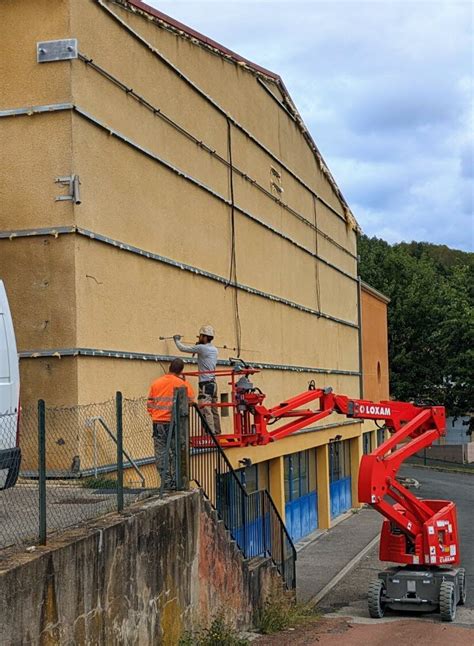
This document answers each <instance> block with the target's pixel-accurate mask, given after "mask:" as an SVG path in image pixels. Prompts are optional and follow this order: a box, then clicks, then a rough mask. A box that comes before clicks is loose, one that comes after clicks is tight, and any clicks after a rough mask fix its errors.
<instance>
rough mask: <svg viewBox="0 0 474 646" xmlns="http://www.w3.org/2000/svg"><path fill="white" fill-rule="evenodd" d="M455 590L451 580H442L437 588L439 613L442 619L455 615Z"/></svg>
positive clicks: (453, 617)
mask: <svg viewBox="0 0 474 646" xmlns="http://www.w3.org/2000/svg"><path fill="white" fill-rule="evenodd" d="M455 599H456V590H455V588H454V583H453V582H452V581H443V582H442V583H441V585H440V588H439V613H440V615H441V619H442V620H443V621H454V619H455V617H456V602H455Z"/></svg>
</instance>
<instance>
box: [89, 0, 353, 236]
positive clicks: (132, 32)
mask: <svg viewBox="0 0 474 646" xmlns="http://www.w3.org/2000/svg"><path fill="white" fill-rule="evenodd" d="M93 1H94V2H96V3H97V4H98V5H99V6H100V7H101V8H102V9H103V10H104V11H105V12H106V13H107V14H108V15H109V16H110V17H111V18H113V19H114V20H115V21H116V22H118V23H119V24H120V25H121V27H123V28H124V29H125V30H126V31H127V32H128V33H129V34H130V35H131V36H132V37H133V38H134V39H135V40H137V41H138V42H139V43H140V44H141V45H143V46H144V47H145V49H146V51H147V52H149V53H151V54H152V55H153V56H156V57H157V58H158V59H159V60H160V61H161V62H162V63H163V64H164V65H166V67H168V68H169V69H170V70H171V71H172V72H173V73H174V74H176V76H178V78H180V79H181V80H182V81H184V82H185V83H186V84H187V85H188V86H189V87H191V88H192V89H193V90H194V91H195V92H196V93H197V94H199V96H201V97H202V98H203V99H204V100H205V101H207V102H208V103H209V104H210V105H212V107H213V108H215V110H216V111H217V112H219V113H220V114H221V115H222V116H223V117H225V118H226V119H228V120H229V121H230V122H231V123H232V125H234V126H235V127H236V128H238V130H240V131H241V132H243V133H244V134H245V135H246V136H247V137H248V138H249V139H250V140H251V141H253V143H254V144H256V145H257V146H258V147H259V148H260V149H261V150H263V151H264V152H265V153H266V154H267V155H269V157H271V158H272V159H273V160H274V161H275V162H277V163H278V164H279V165H280V166H281V167H282V168H284V169H285V170H286V172H287V173H289V174H290V175H291V176H292V177H293V178H294V179H295V180H296V181H297V182H298V183H299V184H301V186H303V187H304V188H305V189H306V190H307V191H309V192H310V193H311V195H313V196H314V197H315V198H316V199H318V200H319V201H320V202H321V203H322V204H324V205H325V206H326V207H327V208H328V209H329V210H330V211H331V212H332V213H334V215H336V216H337V217H338V218H339V219H340V220H342V221H343V222H344V223H345V224H347V223H348V219H347V218H346V217H344V215H341V214H340V213H339V212H338V211H337V210H336V209H335V208H334V207H333V206H331V204H329V202H326V200H324V199H323V198H322V197H321V196H320V195H318V194H317V193H316V192H315V191H314V189H312V188H311V186H309V185H308V184H307V183H306V182H305V181H304V180H303V179H302V178H301V177H300V176H299V175H297V174H296V173H295V171H294V170H293V169H291V168H290V167H289V166H287V165H286V164H285V162H284V161H282V160H281V159H279V158H278V157H277V155H275V153H273V152H272V151H271V150H270V149H269V148H267V146H265V144H263V143H262V142H261V141H260V140H259V139H257V138H256V137H255V136H254V135H253V134H252V133H251V132H250V131H249V130H247V128H245V127H244V126H243V125H242V124H241V123H239V122H238V121H237V120H236V119H235V118H234V117H233V116H232V115H231V114H229V113H228V112H226V110H225V109H224V108H223V107H222V106H221V105H219V103H218V102H217V101H216V100H215V99H213V98H212V97H211V96H209V95H208V94H207V93H206V92H204V90H202V89H201V88H200V87H199V86H198V85H197V84H196V83H195V82H194V81H192V80H191V79H190V78H189V77H188V76H187V75H186V74H184V72H182V71H181V70H180V69H179V68H178V67H177V66H176V65H174V64H173V63H172V62H171V61H170V60H168V59H167V58H166V56H164V55H163V54H162V53H161V52H159V51H158V50H157V49H156V47H154V46H153V45H152V44H151V43H150V42H148V41H147V40H146V39H145V38H144V37H143V36H142V35H141V34H139V33H138V32H137V31H136V30H135V29H133V28H132V27H131V26H130V25H129V24H128V23H127V22H125V20H122V18H120V16H118V15H117V14H116V13H115V12H113V11H112V10H111V9H110V7H108V6H107V5H106V4H105V3H104V2H103V0H93ZM298 116H299V115H298ZM297 122H298V125H299V127H300V128H301V131H302V133H303V136H305V138H306V140H307V142H308V144H309V145H310V148H311V150H312V152H313V154H314V155H315V157H316V159H317V161H318V163H319V165H320V168H321V170H322V172H323V173H324V174H326V175H327V177H328V179H329V182H330V183H331V186H332V188H333V190H334V192H335V193H336V195H338V198H339V199H340V200H341V202H342V203H343V204H344V205H345V207H346V208H347V209H348V210H349V207H348V206H347V204H346V201H345V199H344V197H343V196H342V194H341V192H340V189H339V187H338V186H337V184H336V182H335V180H334V178H333V177H332V175H331V173H330V171H329V169H328V168H327V167H326V165H325V163H324V160H323V159H322V156H321V153H320V152H319V150H318V149H317V147H316V144H315V143H314V141H313V140H312V137H311V135H310V134H309V132H308V131H307V129H306V127H305V126H304V124H303V122H302V120H301V117H299V118H298V119H297Z"/></svg>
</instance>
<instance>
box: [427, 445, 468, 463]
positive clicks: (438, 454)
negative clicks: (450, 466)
mask: <svg viewBox="0 0 474 646" xmlns="http://www.w3.org/2000/svg"><path fill="white" fill-rule="evenodd" d="M419 455H420V456H421V455H422V453H420V454H419ZM426 455H427V457H428V458H429V459H431V460H444V461H445V462H454V463H456V464H469V463H470V462H474V442H472V443H469V444H444V445H442V446H432V447H431V448H430V449H429V451H427V453H426Z"/></svg>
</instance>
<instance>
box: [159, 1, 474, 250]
mask: <svg viewBox="0 0 474 646" xmlns="http://www.w3.org/2000/svg"><path fill="white" fill-rule="evenodd" d="M148 2H149V3H150V4H154V5H155V6H156V7H157V8H159V9H161V10H162V11H164V12H165V13H168V14H170V15H172V16H173V17H175V18H176V19H178V20H181V21H182V22H184V23H185V24H188V25H189V26H192V27H194V28H195V29H197V30H198V31H201V32H202V33H204V34H206V35H207V36H210V37H211V38H214V39H215V40H217V41H218V42H221V43H222V44H224V45H226V46H227V47H229V48H230V49H233V50H234V51H237V52H238V53H239V54H241V55H242V56H245V57H247V58H249V59H250V60H253V61H254V62H256V63H258V64H260V65H262V66H263V67H267V68H269V69H271V70H272V71H275V72H277V73H278V74H280V75H281V76H282V78H283V80H284V82H285V85H286V86H287V88H288V89H289V91H290V93H291V95H292V98H293V100H294V101H295V103H296V105H297V107H298V109H299V111H300V113H301V115H302V117H303V119H304V120H305V122H306V124H307V125H308V128H309V130H310V131H311V133H312V135H313V137H314V139H315V141H316V143H317V145H318V147H319V149H320V150H321V152H322V154H323V155H324V157H325V160H326V163H327V164H328V166H329V168H330V169H331V171H332V173H333V175H334V176H335V178H336V181H337V182H338V184H339V186H340V188H341V190H342V192H343V194H344V195H345V197H346V199H347V201H348V202H349V204H350V206H351V208H352V210H353V212H354V214H355V216H356V217H357V219H358V220H359V222H360V224H361V226H362V228H363V229H364V231H365V232H366V233H368V234H369V235H377V236H380V237H384V236H385V237H386V239H387V240H388V241H390V242H395V241H398V240H411V239H416V240H427V241H430V242H435V243H439V244H449V245H451V246H454V247H457V248H461V249H472V248H473V219H472V216H473V206H472V197H473V186H472V181H473V177H474V171H473V154H472V145H473V143H472V134H471V133H472V125H473V124H472V115H471V112H472V105H473V69H472V67H473V64H472V51H471V47H472V38H473V36H474V28H473V24H474V18H473V11H474V9H473V6H472V4H471V3H470V2H449V1H445V2H441V1H437V0H429V1H425V2H422V1H420V2H415V1H410V0H404V1H402V0H399V1H395V2H393V1H391V2H385V1H384V0H379V1H377V0H372V1H371V2H368V1H367V2H358V1H356V0H352V1H346V2H340V1H336V0H333V1H332V2H320V1H313V2H310V1H308V2H290V1H289V0H287V1H277V0H265V1H262V0H260V1H259V2H252V3H250V2H242V1H241V0H233V1H231V0H227V1H224V2H222V1H219V2H210V1H208V2H201V1H199V0H195V1H190V0H188V1H177V2H169V1H164V2H161V1H158V0H156V1H155V0H148Z"/></svg>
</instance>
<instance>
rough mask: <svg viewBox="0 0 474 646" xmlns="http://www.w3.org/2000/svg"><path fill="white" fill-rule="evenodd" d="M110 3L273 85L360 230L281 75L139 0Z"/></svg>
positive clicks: (350, 220)
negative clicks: (225, 59)
mask: <svg viewBox="0 0 474 646" xmlns="http://www.w3.org/2000/svg"><path fill="white" fill-rule="evenodd" d="M114 1H115V2H116V3H117V4H121V5H123V6H127V5H128V6H129V7H130V8H131V9H132V10H135V12H137V11H138V12H140V11H142V12H144V13H146V14H148V16H151V17H152V18H153V19H154V21H155V22H156V23H157V24H158V26H160V27H162V28H165V29H169V30H171V31H173V32H175V33H176V34H177V35H178V36H181V37H184V38H187V39H190V40H191V41H192V42H195V43H196V44H197V45H201V46H203V47H206V48H208V49H210V50H211V51H213V52H214V53H216V52H217V53H218V54H221V55H222V56H224V57H225V58H227V59H229V60H231V61H233V62H234V63H236V64H238V65H240V66H243V67H245V68H246V69H248V70H249V71H250V72H252V73H254V74H255V75H256V76H257V77H263V78H264V79H267V80H269V81H271V82H273V83H275V84H276V85H277V86H278V88H279V90H280V92H281V94H282V96H283V97H284V103H280V102H279V101H278V99H277V98H276V97H275V96H274V95H273V93H272V92H270V93H271V94H272V96H273V98H275V99H276V100H277V101H278V103H280V105H281V106H282V107H283V108H284V109H285V110H286V111H287V112H288V113H289V114H290V116H291V117H292V118H293V120H294V121H295V122H296V123H297V125H298V127H299V128H300V130H301V132H302V134H303V136H304V138H305V139H306V142H307V143H308V145H309V147H310V148H311V150H312V151H313V154H314V156H315V157H316V160H317V162H318V165H319V168H320V169H321V172H322V173H323V174H324V175H325V176H326V178H327V180H328V181H329V183H330V185H331V187H332V189H333V190H334V193H335V194H336V196H337V197H338V199H339V200H340V202H341V205H342V208H343V210H344V216H345V219H346V222H347V223H348V225H350V226H351V228H353V229H354V230H355V231H360V227H359V224H358V223H357V220H356V219H355V217H354V214H353V213H352V211H351V209H350V207H349V205H348V203H347V201H346V199H345V198H344V196H343V194H342V192H341V190H340V188H339V186H338V185H337V183H336V180H335V179H334V177H333V176H332V173H331V171H330V170H329V167H328V166H327V164H326V162H325V161H324V158H323V156H322V154H321V153H320V151H319V149H318V147H317V145H316V143H315V141H314V139H313V137H312V136H311V133H310V132H309V130H308V128H307V127H306V125H305V123H304V121H303V119H302V117H301V115H300V113H299V112H298V110H297V108H296V106H295V104H294V103H293V100H292V98H291V96H290V93H289V92H288V90H287V89H286V87H285V84H284V82H283V79H282V78H281V76H279V75H278V74H276V73H275V72H272V71H270V70H267V69H266V68H264V67H261V66H260V65H257V64H256V63H253V62H252V61H250V60H248V59H247V58H244V57H243V56H240V54H237V53H236V52H234V51H232V50H231V49H228V48H227V47H225V46H224V45H221V44H220V43H218V42H217V41H215V40H213V39H212V38H208V37H207V36H204V35H203V34H201V33H200V32H198V31H196V30H195V29H192V28H191V27H188V26H187V25H185V24H183V23H182V22H179V21H178V20H175V19H174V18H172V17H171V16H168V15H167V14H165V13H163V12H162V11H159V10H158V9H155V8H154V7H150V6H149V5H147V4H146V3H145V2H143V1H142V0H114ZM264 87H265V88H266V89H267V90H268V88H267V87H266V85H265V84H264ZM268 91H269V90H268Z"/></svg>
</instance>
